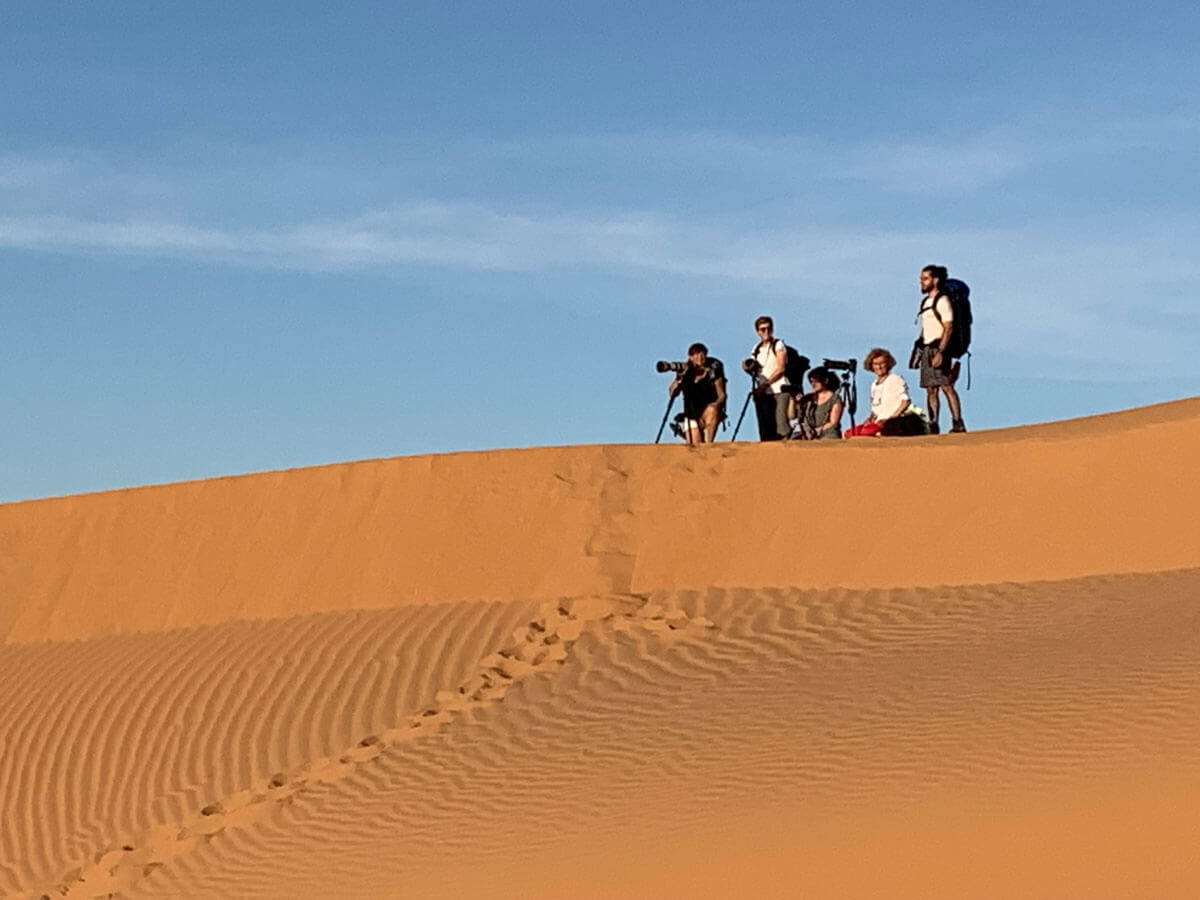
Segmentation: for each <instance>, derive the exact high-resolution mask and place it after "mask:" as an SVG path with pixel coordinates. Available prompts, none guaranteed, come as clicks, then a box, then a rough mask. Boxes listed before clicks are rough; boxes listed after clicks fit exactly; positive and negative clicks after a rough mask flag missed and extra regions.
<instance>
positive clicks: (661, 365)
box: [654, 359, 691, 374]
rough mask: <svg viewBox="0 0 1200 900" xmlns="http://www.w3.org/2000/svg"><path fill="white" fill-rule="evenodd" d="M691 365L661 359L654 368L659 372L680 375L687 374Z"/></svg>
mask: <svg viewBox="0 0 1200 900" xmlns="http://www.w3.org/2000/svg"><path fill="white" fill-rule="evenodd" d="M690 365H691V363H687V362H678V361H671V360H665V359H660V360H659V361H658V362H656V363H655V364H654V368H655V369H656V370H657V371H659V372H678V373H680V374H682V373H684V372H686V371H687V370H688V367H689V366H690Z"/></svg>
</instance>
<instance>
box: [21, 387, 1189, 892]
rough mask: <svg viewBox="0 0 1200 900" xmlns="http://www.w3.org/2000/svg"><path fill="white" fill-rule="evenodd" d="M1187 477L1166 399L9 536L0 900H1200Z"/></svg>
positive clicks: (585, 461) (301, 476)
mask: <svg viewBox="0 0 1200 900" xmlns="http://www.w3.org/2000/svg"><path fill="white" fill-rule="evenodd" d="M1197 462H1200V400H1190V401H1184V402H1180V403H1172V404H1164V405H1161V406H1157V407H1151V408H1147V409H1142V410H1134V411H1130V412H1126V413H1119V414H1114V415H1110V416H1103V417H1096V418H1091V419H1080V420H1075V421H1071V422H1065V423H1058V424H1056V425H1049V426H1038V427H1032V428H1021V429H1011V430H1006V431H996V432H984V433H978V434H969V435H963V436H943V437H938V438H924V439H910V440H906V441H903V440H894V441H870V440H863V441H858V442H852V443H849V444H846V445H832V446H830V445H819V446H818V445H804V446H783V445H771V446H759V445H750V444H741V445H736V446H733V445H717V446H714V447H707V448H694V449H689V448H686V447H682V446H679V447H575V448H554V449H538V450H526V451H503V452H490V453H473V454H457V455H451V456H442V457H417V458H407V459H394V460H378V461H370V462H362V463H349V464H344V465H336V466H326V467H321V468H315V469H304V470H296V471H289V472H275V473H266V474H261V475H251V476H244V477H238V478H225V479H217V480H212V481H203V482H193V483H187V484H177V485H167V486H161V487H151V488H142V489H136V490H127V491H116V492H109V493H103V494H94V495H86V496H78V497H66V498H57V499H51V500H42V501H34V502H27V503H16V504H8V505H2V506H0V637H2V638H3V643H2V644H0V723H3V724H0V896H3V897H10V896H13V897H26V896H31V897H39V896H42V895H43V894H45V895H48V896H60V895H63V894H65V895H67V896H71V897H95V896H109V895H118V896H121V897H239V898H241V897H246V898H257V897H278V898H292V897H324V896H348V897H463V896H486V897H489V898H490V897H512V898H518V897H521V898H537V897H550V896H554V897H564V896H566V897H596V898H599V897H615V896H632V897H724V896H730V895H733V894H745V895H748V896H770V897H847V896H848V897H913V898H916V897H946V898H951V897H996V898H1002V897H1003V898H1007V897H1046V898H1062V897H1079V898H1095V897H1130V898H1133V897H1188V898H1191V897H1195V896H1200V851H1198V849H1197V848H1198V847H1200V602H1198V601H1200V529H1198V528H1197V526H1196V515H1195V513H1194V510H1196V509H1200V479H1197V478H1196V477H1195V475H1194V471H1193V470H1194V467H1195V465H1196V463H1197ZM935 484H940V485H941V488H940V490H943V491H949V492H950V493H952V494H954V495H956V496H958V497H959V498H960V499H959V507H960V511H959V512H958V513H957V514H956V515H953V521H954V525H953V537H952V538H948V539H946V540H944V541H942V542H940V543H937V544H923V543H922V542H921V536H922V535H923V534H924V532H925V531H926V529H927V526H926V525H925V521H927V520H928V519H929V518H930V517H932V518H933V520H934V521H941V520H942V519H943V517H944V516H946V515H949V513H947V512H946V511H944V510H942V509H940V508H939V507H937V505H936V504H934V505H931V507H930V509H929V510H928V511H924V510H922V508H921V506H920V503H919V499H918V500H917V502H914V498H921V497H923V496H926V495H927V494H929V493H932V490H933V486H934V485H935ZM848 489H849V491H850V493H848ZM774 510H778V512H774Z"/></svg>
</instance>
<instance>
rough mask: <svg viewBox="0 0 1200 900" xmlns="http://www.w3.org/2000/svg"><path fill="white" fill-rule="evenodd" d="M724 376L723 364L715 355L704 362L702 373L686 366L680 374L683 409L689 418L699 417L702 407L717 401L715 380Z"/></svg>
mask: <svg viewBox="0 0 1200 900" xmlns="http://www.w3.org/2000/svg"><path fill="white" fill-rule="evenodd" d="M724 378H725V365H724V364H723V363H722V362H721V361H720V360H719V359H717V358H716V357H715V356H710V357H709V358H708V361H707V362H705V364H704V371H703V373H698V370H697V369H696V367H695V366H688V367H687V370H686V371H684V373H683V375H682V381H681V385H682V388H683V411H684V412H685V413H687V416H688V418H689V419H699V418H700V416H701V415H702V414H703V413H704V408H705V407H706V406H709V405H711V404H713V403H716V402H717V380H718V379H724Z"/></svg>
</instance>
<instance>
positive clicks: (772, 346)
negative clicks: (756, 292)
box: [742, 316, 792, 441]
mask: <svg viewBox="0 0 1200 900" xmlns="http://www.w3.org/2000/svg"><path fill="white" fill-rule="evenodd" d="M754 330H755V331H756V332H757V333H758V344H757V345H756V346H755V348H754V351H753V353H751V355H750V358H749V359H747V360H746V361H745V362H744V363H743V364H742V367H743V368H744V369H746V371H747V372H748V373H750V375H752V376H753V377H754V379H755V386H754V390H753V394H754V414H755V416H756V417H757V418H758V437H759V440H762V441H781V440H783V439H784V438H786V437H787V436H788V435H790V434H791V433H792V427H791V423H790V422H789V421H788V403H789V402H790V401H791V395H790V393H789V392H788V390H787V388H788V387H789V386H790V385H789V382H788V379H787V344H785V343H784V342H783V341H782V340H780V339H779V338H777V337H775V322H774V320H773V319H772V318H771V317H770V316H759V317H758V318H757V319H755V320H754Z"/></svg>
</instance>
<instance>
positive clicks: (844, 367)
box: [821, 359, 858, 377]
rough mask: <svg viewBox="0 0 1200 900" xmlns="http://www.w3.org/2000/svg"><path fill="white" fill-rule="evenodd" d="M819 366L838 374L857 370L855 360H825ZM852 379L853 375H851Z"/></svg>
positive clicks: (856, 361)
mask: <svg viewBox="0 0 1200 900" xmlns="http://www.w3.org/2000/svg"><path fill="white" fill-rule="evenodd" d="M821 364H822V365H823V366H825V368H827V369H836V370H838V371H840V372H851V373H852V372H854V370H855V369H857V368H858V360H857V359H825V360H822V362H821ZM851 377H853V375H851Z"/></svg>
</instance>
